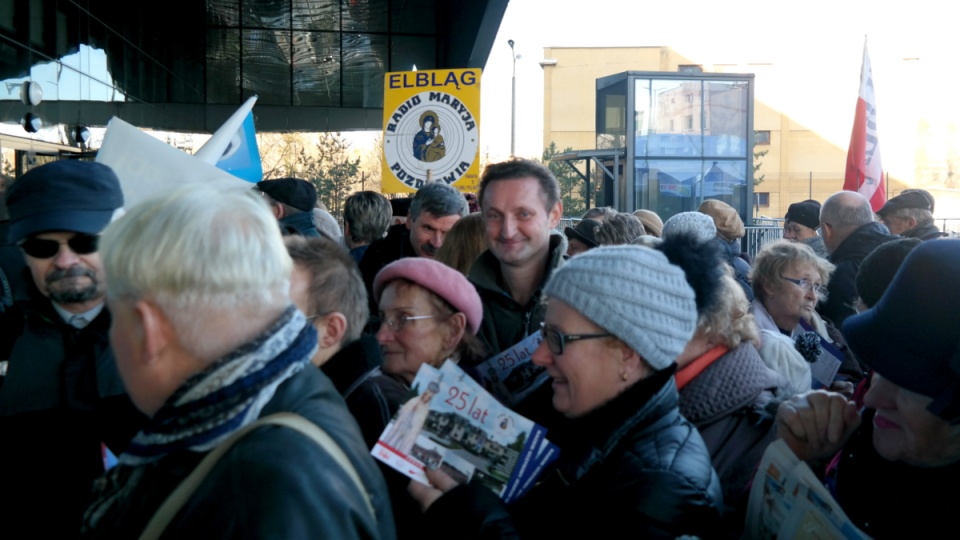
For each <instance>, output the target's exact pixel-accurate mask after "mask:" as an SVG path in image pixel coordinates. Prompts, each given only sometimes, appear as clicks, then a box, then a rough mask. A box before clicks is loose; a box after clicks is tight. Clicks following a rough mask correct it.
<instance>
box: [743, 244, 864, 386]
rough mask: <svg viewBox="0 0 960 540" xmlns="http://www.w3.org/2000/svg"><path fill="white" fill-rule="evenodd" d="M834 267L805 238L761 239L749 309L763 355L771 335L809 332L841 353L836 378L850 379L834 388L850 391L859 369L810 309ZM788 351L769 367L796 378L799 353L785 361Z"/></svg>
mask: <svg viewBox="0 0 960 540" xmlns="http://www.w3.org/2000/svg"><path fill="white" fill-rule="evenodd" d="M834 268H835V267H834V266H833V265H832V264H831V263H829V262H828V261H827V260H825V259H823V258H821V257H818V256H817V255H816V254H815V253H814V252H813V250H812V249H811V248H810V247H809V246H807V245H805V244H801V243H796V242H788V241H785V240H784V241H779V242H773V243H771V244H767V245H766V246H764V247H763V249H761V250H760V253H758V254H757V257H756V259H755V260H754V263H753V269H752V270H751V273H750V279H751V282H752V286H753V292H754V296H755V297H756V299H755V300H754V302H753V305H752V306H751V312H752V313H753V316H754V318H755V319H756V321H757V326H758V327H759V328H760V330H761V334H762V335H761V341H763V345H762V352H763V353H764V359H765V360H769V359H770V355H769V354H767V353H766V350H767V349H769V348H770V347H771V345H772V344H771V343H768V342H772V341H775V340H776V336H777V335H783V336H786V337H787V338H790V340H791V341H796V340H797V338H798V337H799V336H801V334H803V333H806V332H815V333H816V336H817V337H819V339H820V340H821V341H823V342H825V343H826V344H827V345H829V346H832V347H835V348H836V349H837V350H838V351H839V352H840V353H841V356H842V358H840V360H841V361H842V364H841V366H840V371H839V376H840V378H841V379H842V381H841V382H845V383H851V384H843V385H838V386H837V387H836V388H835V389H836V390H840V391H843V392H846V393H848V394H849V393H852V390H853V384H856V383H857V382H858V381H860V379H862V378H863V377H864V372H863V369H862V368H861V367H860V365H859V363H858V362H857V361H856V359H855V358H854V357H853V354H852V353H851V352H850V348H849V347H848V346H847V345H846V342H845V341H844V340H843V337H842V336H841V335H840V332H839V331H837V329H836V328H835V327H834V326H833V325H832V324H831V323H830V322H829V321H825V320H824V319H822V318H821V317H820V316H819V315H818V314H817V312H816V307H817V302H819V301H820V300H822V299H823V298H824V297H825V295H826V291H827V283H828V282H829V281H830V275H831V273H833V270H834ZM789 352H791V351H790V350H789V347H788V348H787V350H786V351H784V352H783V354H780V355H779V362H778V363H777V364H776V365H771V367H774V368H775V369H777V370H778V371H780V372H781V373H783V374H785V375H786V376H788V377H790V378H791V379H793V380H796V379H797V376H798V373H799V372H800V371H802V369H801V368H806V366H805V365H803V363H799V362H800V358H801V357H800V356H799V355H793V358H794V360H793V361H792V362H791V360H789V356H788V354H787V353H789ZM810 360H811V359H809V358H808V359H807V361H810ZM768 363H769V362H768ZM791 364H792V367H791ZM797 382H798V387H797V388H796V390H798V391H806V390H808V389H809V388H803V387H801V386H802V385H800V384H799V382H800V381H797ZM808 386H809V385H808Z"/></svg>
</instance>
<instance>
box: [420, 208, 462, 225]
mask: <svg viewBox="0 0 960 540" xmlns="http://www.w3.org/2000/svg"><path fill="white" fill-rule="evenodd" d="M459 220H460V214H449V215H446V216H438V215H436V214H432V213H430V212H426V211H424V212H421V213H420V215H419V216H417V219H415V220H414V223H415V224H416V225H430V226H431V227H434V228H438V229H440V228H446V229H449V228H450V227H453V224H454V223H456V222H457V221H459Z"/></svg>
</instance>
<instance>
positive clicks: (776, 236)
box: [557, 217, 960, 260]
mask: <svg viewBox="0 0 960 540" xmlns="http://www.w3.org/2000/svg"><path fill="white" fill-rule="evenodd" d="M579 221H580V218H569V217H568V218H563V219H561V220H560V224H559V225H558V226H557V229H558V230H560V231H563V229H564V228H565V227H575V226H576V225H577V223H578V222H579ZM753 223H754V224H753V225H751V226H749V227H745V229H746V235H744V237H743V240H742V241H741V242H742V246H741V247H742V249H743V251H745V252H746V253H747V254H749V255H750V259H751V260H752V259H753V258H754V257H756V256H757V253H759V252H760V250H761V249H762V248H763V246H765V245H767V244H769V243H770V242H776V241H777V240H781V239H783V219H775V218H760V219H754V220H753ZM935 224H936V225H937V227H939V228H940V230H941V231H943V232H945V233H948V234H949V235H950V237H952V238H960V218H945V219H938V220H936V221H935Z"/></svg>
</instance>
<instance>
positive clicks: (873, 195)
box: [843, 40, 887, 212]
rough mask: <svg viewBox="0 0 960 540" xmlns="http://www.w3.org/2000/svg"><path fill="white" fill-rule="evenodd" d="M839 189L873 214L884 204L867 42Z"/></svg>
mask: <svg viewBox="0 0 960 540" xmlns="http://www.w3.org/2000/svg"><path fill="white" fill-rule="evenodd" d="M843 189H844V190H846V191H857V192H859V193H860V194H861V195H863V196H864V197H866V198H867V200H869V201H870V206H871V207H872V208H873V211H874V212H876V211H877V210H879V209H880V208H881V207H882V206H883V203H885V202H886V201H887V195H886V191H887V190H886V187H885V186H884V179H883V167H882V166H881V164H880V142H879V139H878V138H877V100H876V94H874V89H873V71H872V70H871V69H870V55H869V54H867V42H866V40H864V42H863V67H861V68H860V95H859V97H858V98H857V112H856V115H855V116H854V119H853V133H852V134H851V135H850V148H849V149H848V150H847V171H846V175H845V176H844V181H843Z"/></svg>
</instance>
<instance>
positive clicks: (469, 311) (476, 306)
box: [373, 257, 483, 334]
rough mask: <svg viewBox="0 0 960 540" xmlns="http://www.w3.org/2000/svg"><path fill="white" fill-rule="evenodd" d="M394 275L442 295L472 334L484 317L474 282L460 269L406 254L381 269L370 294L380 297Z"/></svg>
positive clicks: (478, 327) (396, 277)
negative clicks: (406, 255) (463, 318)
mask: <svg viewBox="0 0 960 540" xmlns="http://www.w3.org/2000/svg"><path fill="white" fill-rule="evenodd" d="M396 279H405V280H407V281H410V282H413V283H416V284H417V285H419V286H421V287H423V288H424V289H426V290H428V291H430V292H432V293H433V294H435V295H437V296H439V297H440V298H443V299H444V300H446V301H447V303H449V304H450V305H451V306H453V307H454V309H456V310H457V311H459V312H462V313H463V314H464V315H466V316H467V328H469V329H470V332H471V333H472V334H476V333H477V331H478V330H480V322H481V321H483V304H482V303H481V302H480V295H478V294H477V290H476V289H474V288H473V284H472V283H470V282H469V281H467V278H466V277H465V276H464V275H463V274H461V273H460V272H458V271H456V270H454V269H453V268H450V267H449V266H447V265H445V264H443V263H440V262H437V261H435V260H433V259H426V258H423V257H407V258H404V259H400V260H398V261H394V262H392V263H390V264H388V265H386V266H384V267H383V269H382V270H380V272H379V273H377V277H375V278H374V279H373V295H374V296H375V297H376V298H377V301H378V302H379V301H380V296H381V295H382V294H383V289H385V288H386V286H387V285H388V284H389V283H390V282H391V281H394V280H396Z"/></svg>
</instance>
